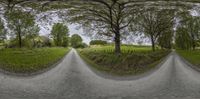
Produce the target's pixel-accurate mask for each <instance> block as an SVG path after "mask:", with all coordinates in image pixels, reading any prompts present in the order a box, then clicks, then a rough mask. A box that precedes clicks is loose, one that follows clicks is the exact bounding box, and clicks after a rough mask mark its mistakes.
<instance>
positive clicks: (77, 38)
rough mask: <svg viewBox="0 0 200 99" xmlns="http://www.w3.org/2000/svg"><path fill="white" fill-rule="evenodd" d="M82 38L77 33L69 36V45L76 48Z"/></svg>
mask: <svg viewBox="0 0 200 99" xmlns="http://www.w3.org/2000/svg"><path fill="white" fill-rule="evenodd" d="M82 41H83V40H82V38H81V36H79V35H78V34H74V35H72V37H71V46H72V47H74V48H78V46H79V45H81V44H82Z"/></svg>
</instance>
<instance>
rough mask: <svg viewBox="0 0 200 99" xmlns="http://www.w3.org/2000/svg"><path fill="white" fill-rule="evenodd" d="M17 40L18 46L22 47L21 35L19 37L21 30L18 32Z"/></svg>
mask: <svg viewBox="0 0 200 99" xmlns="http://www.w3.org/2000/svg"><path fill="white" fill-rule="evenodd" d="M18 41H19V47H20V48H22V37H21V32H18Z"/></svg>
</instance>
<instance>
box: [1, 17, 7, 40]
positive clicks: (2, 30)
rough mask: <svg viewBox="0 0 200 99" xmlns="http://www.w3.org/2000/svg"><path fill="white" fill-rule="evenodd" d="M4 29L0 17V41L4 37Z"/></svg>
mask: <svg viewBox="0 0 200 99" xmlns="http://www.w3.org/2000/svg"><path fill="white" fill-rule="evenodd" d="M6 33H7V31H6V29H5V27H4V23H3V21H2V19H1V18H0V42H1V43H2V42H4V40H5V39H6Z"/></svg>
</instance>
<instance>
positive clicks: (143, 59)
mask: <svg viewBox="0 0 200 99" xmlns="http://www.w3.org/2000/svg"><path fill="white" fill-rule="evenodd" d="M113 49H114V46H97V47H90V48H85V49H79V50H78V52H79V53H80V55H81V57H82V58H83V59H84V60H85V61H86V62H87V63H89V64H90V66H92V67H94V68H95V69H97V70H100V71H103V72H106V73H109V74H112V75H118V76H125V75H137V74H141V73H144V72H146V71H148V70H150V69H152V68H154V67H155V66H156V65H157V64H158V63H160V61H161V60H162V59H163V58H164V57H165V56H166V55H168V53H169V52H170V51H167V50H157V51H156V52H152V51H151V47H148V46H122V54H121V56H120V57H118V56H116V55H115V54H113Z"/></svg>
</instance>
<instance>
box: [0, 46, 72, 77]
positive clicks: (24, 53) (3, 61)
mask: <svg viewBox="0 0 200 99" xmlns="http://www.w3.org/2000/svg"><path fill="white" fill-rule="evenodd" d="M68 51H69V49H67V48H37V49H1V50H0V68H1V69H3V70H6V71H9V72H14V73H33V72H37V71H40V70H43V69H45V68H48V67H49V66H52V65H53V64H55V63H56V62H57V61H59V60H60V59H61V58H63V57H64V56H65V55H66V53H67V52H68Z"/></svg>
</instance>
